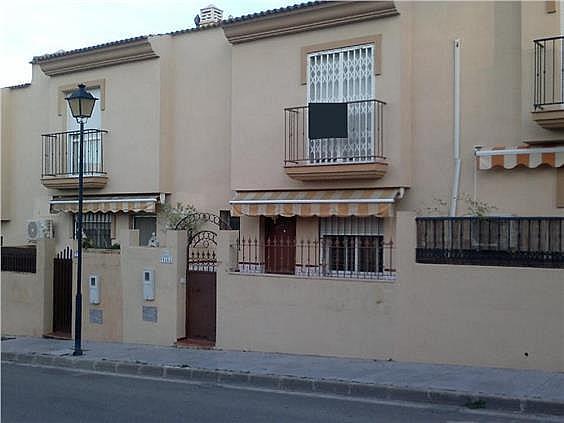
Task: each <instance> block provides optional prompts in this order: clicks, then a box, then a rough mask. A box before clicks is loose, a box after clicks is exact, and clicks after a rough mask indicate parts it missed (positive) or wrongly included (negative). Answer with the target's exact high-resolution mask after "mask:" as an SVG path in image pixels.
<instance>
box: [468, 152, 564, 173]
mask: <svg viewBox="0 0 564 423" xmlns="http://www.w3.org/2000/svg"><path fill="white" fill-rule="evenodd" d="M476 157H477V159H478V169H480V170H489V169H493V168H495V167H500V168H503V169H513V168H514V167H517V166H522V167H529V168H535V167H538V166H541V165H545V166H550V167H562V166H564V146H555V147H529V146H519V147H492V148H488V149H482V150H478V151H476Z"/></svg>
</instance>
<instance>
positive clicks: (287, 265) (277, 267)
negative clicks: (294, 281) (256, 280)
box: [264, 217, 296, 275]
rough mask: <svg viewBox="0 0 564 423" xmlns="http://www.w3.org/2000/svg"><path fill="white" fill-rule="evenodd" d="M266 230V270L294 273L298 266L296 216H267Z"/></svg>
mask: <svg viewBox="0 0 564 423" xmlns="http://www.w3.org/2000/svg"><path fill="white" fill-rule="evenodd" d="M264 232H265V233H264V234H265V240H266V241H265V247H264V267H265V272H266V273H279V274H289V275H293V274H294V272H295V268H296V218H295V217H276V218H266V220H265V226H264Z"/></svg>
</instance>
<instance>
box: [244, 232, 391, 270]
mask: <svg viewBox="0 0 564 423" xmlns="http://www.w3.org/2000/svg"><path fill="white" fill-rule="evenodd" d="M233 247H234V248H235V249H236V252H237V266H236V269H235V270H236V271H239V272H241V273H271V274H283V275H284V274H285V275H295V276H298V277H312V278H315V277H336V278H351V279H381V280H382V279H383V280H393V279H395V275H396V269H395V267H394V263H395V260H394V253H395V248H394V243H393V241H389V242H384V241H383V238H382V237H380V236H341V235H337V236H325V237H322V238H321V239H319V240H314V241H306V240H302V241H297V240H295V239H291V238H272V239H267V240H262V241H259V240H257V239H252V238H241V239H239V240H237V243H236V245H234V246H233Z"/></svg>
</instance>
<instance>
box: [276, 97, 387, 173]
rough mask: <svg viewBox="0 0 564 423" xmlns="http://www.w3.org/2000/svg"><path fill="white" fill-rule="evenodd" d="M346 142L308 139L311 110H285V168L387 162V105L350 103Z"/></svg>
mask: <svg viewBox="0 0 564 423" xmlns="http://www.w3.org/2000/svg"><path fill="white" fill-rule="evenodd" d="M346 104H347V132H348V136H347V137H346V138H325V139H309V137H308V133H309V110H308V106H299V107H289V108H286V109H284V166H286V167H290V166H303V165H316V164H317V165H319V164H341V163H342V164H345V163H362V162H373V161H375V160H376V159H383V158H384V145H383V144H384V134H383V128H384V125H383V119H384V105H385V104H386V103H384V102H383V101H380V100H360V101H349V102H347V103H346Z"/></svg>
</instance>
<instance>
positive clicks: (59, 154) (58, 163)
mask: <svg viewBox="0 0 564 423" xmlns="http://www.w3.org/2000/svg"><path fill="white" fill-rule="evenodd" d="M106 133H107V131H104V130H101V129H85V130H84V150H83V151H84V175H85V176H101V175H105V172H104V134H106ZM41 137H42V161H41V162H42V172H41V176H42V177H43V178H45V177H75V176H78V155H79V141H80V131H68V132H57V133H53V134H43V135H42V136H41Z"/></svg>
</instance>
